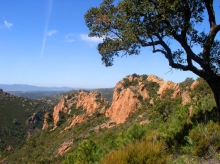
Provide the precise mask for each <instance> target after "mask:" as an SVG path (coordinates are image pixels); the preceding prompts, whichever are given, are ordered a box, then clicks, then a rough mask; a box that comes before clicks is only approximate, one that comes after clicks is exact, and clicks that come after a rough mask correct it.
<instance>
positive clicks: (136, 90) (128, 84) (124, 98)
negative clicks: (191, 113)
mask: <svg viewBox="0 0 220 164" xmlns="http://www.w3.org/2000/svg"><path fill="white" fill-rule="evenodd" d="M149 82H154V83H157V84H158V85H159V87H158V88H157V91H156V92H155V94H157V96H158V98H157V99H161V96H162V95H163V94H164V93H165V91H166V90H167V89H172V90H173V93H172V96H171V97H170V98H175V97H177V96H182V104H184V105H185V104H187V103H189V102H190V101H191V100H190V96H189V92H187V91H186V92H182V91H181V90H180V85H179V83H173V82H171V81H164V80H163V79H161V78H158V77H157V76H154V75H149V76H147V77H146V76H145V78H143V76H138V75H135V76H133V75H132V76H127V77H126V78H124V79H123V80H121V81H119V82H118V83H117V84H116V86H115V88H114V93H113V101H112V104H111V106H110V108H109V109H108V110H107V111H106V117H110V119H111V121H112V122H116V124H122V123H124V122H125V121H126V119H127V118H128V117H130V116H131V115H132V114H133V113H134V112H135V111H136V110H137V109H138V108H140V107H141V100H146V99H148V98H151V97H150V94H149V93H150V92H149V91H150V90H151V88H148V85H147V83H149ZM149 87H151V86H149ZM151 92H152V91H151ZM150 103H151V104H154V100H153V99H150Z"/></svg>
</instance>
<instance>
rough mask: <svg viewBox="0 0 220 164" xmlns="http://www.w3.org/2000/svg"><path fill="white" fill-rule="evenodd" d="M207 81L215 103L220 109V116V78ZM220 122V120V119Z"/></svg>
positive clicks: (219, 109)
mask: <svg viewBox="0 0 220 164" xmlns="http://www.w3.org/2000/svg"><path fill="white" fill-rule="evenodd" d="M206 81H207V83H208V84H209V86H210V88H211V89H212V92H213V94H214V98H215V102H216V106H217V108H218V114H219V116H220V76H216V77H214V78H210V79H209V80H206ZM219 120H220V117H219Z"/></svg>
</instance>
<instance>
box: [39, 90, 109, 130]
mask: <svg viewBox="0 0 220 164" xmlns="http://www.w3.org/2000/svg"><path fill="white" fill-rule="evenodd" d="M108 105H109V102H108V101H107V100H106V99H104V98H103V97H102V95H101V94H100V93H98V92H96V91H92V92H89V91H84V90H79V91H78V92H77V93H73V94H69V95H67V96H65V97H64V98H63V99H62V100H61V101H60V102H59V103H58V104H57V105H56V106H55V107H54V110H53V114H52V115H53V117H52V118H53V129H55V128H56V127H57V124H59V121H61V119H62V115H63V114H66V115H68V122H69V125H68V127H66V128H65V130H67V129H69V128H71V127H73V126H75V125H76V124H77V123H81V122H84V121H85V120H86V119H87V117H88V116H89V115H92V114H93V113H95V112H99V113H100V114H103V113H105V110H106V108H107V107H108ZM47 118H48V114H47V115H45V119H44V124H43V129H44V130H45V129H47V127H48V121H47Z"/></svg>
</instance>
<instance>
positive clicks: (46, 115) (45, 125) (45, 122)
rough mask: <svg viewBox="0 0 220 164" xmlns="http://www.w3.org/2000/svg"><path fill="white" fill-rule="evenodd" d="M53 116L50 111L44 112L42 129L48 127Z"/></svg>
mask: <svg viewBox="0 0 220 164" xmlns="http://www.w3.org/2000/svg"><path fill="white" fill-rule="evenodd" d="M52 118H53V116H52V115H51V114H50V113H48V112H47V113H45V114H44V122H43V127H42V130H46V129H47V128H48V127H49V123H48V122H50V121H51V120H52Z"/></svg>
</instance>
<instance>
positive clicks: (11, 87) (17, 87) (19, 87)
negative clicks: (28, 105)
mask: <svg viewBox="0 0 220 164" xmlns="http://www.w3.org/2000/svg"><path fill="white" fill-rule="evenodd" d="M0 88H1V89H3V90H4V91H69V90H71V89H73V88H70V87H38V86H33V85H26V84H0Z"/></svg>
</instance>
